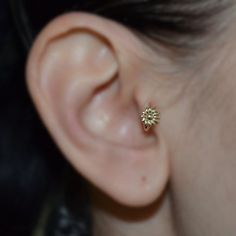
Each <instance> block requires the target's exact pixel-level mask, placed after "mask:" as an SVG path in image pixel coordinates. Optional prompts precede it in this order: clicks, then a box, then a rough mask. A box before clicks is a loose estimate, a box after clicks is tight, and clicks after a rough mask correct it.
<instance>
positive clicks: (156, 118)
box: [141, 106, 160, 132]
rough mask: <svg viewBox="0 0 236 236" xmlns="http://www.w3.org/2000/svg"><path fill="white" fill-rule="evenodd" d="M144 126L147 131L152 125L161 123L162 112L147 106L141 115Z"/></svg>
mask: <svg viewBox="0 0 236 236" xmlns="http://www.w3.org/2000/svg"><path fill="white" fill-rule="evenodd" d="M141 118H142V123H143V128H144V130H145V131H146V132H147V131H148V130H149V129H150V128H151V127H152V126H154V125H157V124H159V122H160V112H159V111H157V110H156V109H155V108H154V107H150V106H148V107H146V108H145V111H144V112H143V113H142V115H141Z"/></svg>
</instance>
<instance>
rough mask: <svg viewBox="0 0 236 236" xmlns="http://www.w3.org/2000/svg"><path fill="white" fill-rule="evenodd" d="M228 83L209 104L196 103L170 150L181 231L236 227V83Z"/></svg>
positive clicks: (229, 232)
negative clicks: (191, 119) (188, 125)
mask: <svg viewBox="0 0 236 236" xmlns="http://www.w3.org/2000/svg"><path fill="white" fill-rule="evenodd" d="M228 85H229V84H228ZM228 85H227V86H225V85H224V86H223V87H221V86H218V87H219V88H220V89H217V90H216V91H215V92H216V93H217V95H218V98H216V99H215V100H214V103H213V101H211V102H210V103H211V106H210V105H209V104H208V105H205V104H204V103H202V105H201V104H200V107H202V111H201V109H200V110H199V111H200V113H198V116H197V117H196V121H195V122H194V124H193V125H192V127H191V128H190V129H188V130H185V132H184V133H182V134H181V138H179V139H178V140H176V143H177V145H176V144H175V150H174V151H173V152H172V153H173V155H172V165H171V168H172V170H171V173H172V181H171V188H172V193H173V204H174V210H175V214H176V216H177V217H176V219H177V222H178V225H179V226H180V227H181V230H182V231H183V233H182V235H184V236H185V235H192V236H195V235H196V236H198V235H216V234H217V235H220V236H221V235H222V236H223V235H233V232H236V225H235V218H236V182H235V180H236V148H235V141H236V92H234V91H233V89H232V88H236V86H234V87H232V84H231V86H228ZM215 88H216V87H215ZM214 97H216V96H214ZM220 98H221V99H220ZM212 100H213V99H212ZM216 104H218V106H217V105H216ZM204 106H205V107H204ZM213 106H214V108H213ZM206 107H208V108H209V109H208V110H207V109H206Z"/></svg>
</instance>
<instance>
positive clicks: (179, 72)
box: [27, 13, 236, 236]
mask: <svg viewBox="0 0 236 236" xmlns="http://www.w3.org/2000/svg"><path fill="white" fill-rule="evenodd" d="M232 19H234V17H232V18H231V21H232ZM84 29H86V31H84ZM235 34H236V30H235V27H233V26H231V27H228V28H227V30H225V33H224V35H223V36H222V37H218V38H217V40H214V43H213V41H212V38H211V40H208V41H206V44H207V43H208V47H207V50H205V49H204V50H202V51H200V52H197V53H196V52H193V53H192V55H191V63H190V64H191V66H189V63H187V61H189V60H190V59H189V58H187V57H186V58H185V59H186V60H182V61H181V62H180V61H179V60H175V58H173V57H170V54H169V53H167V52H166V51H165V50H164V48H161V46H160V47H159V48H155V50H154V49H153V48H151V46H150V45H151V44H148V43H147V40H144V39H143V38H142V37H139V36H138V35H137V34H135V33H134V32H131V31H130V30H129V29H126V28H125V27H124V26H121V25H119V24H117V23H115V22H111V21H110V20H107V19H103V18H100V17H98V16H92V15H89V14H84V13H72V14H67V15H65V16H60V17H59V18H57V19H56V20H54V21H53V22H51V23H50V24H49V26H47V27H46V29H45V30H44V31H43V32H42V33H41V34H40V35H39V37H38V39H37V40H36V42H35V44H34V46H33V48H32V50H31V53H30V56H29V60H28V66H27V83H28V87H29V91H30V94H31V96H32V99H33V101H34V103H35V107H36V109H37V110H38V112H39V114H40V116H41V117H42V120H43V122H44V123H45V125H46V127H47V128H48V130H49V132H50V133H51V135H52V138H53V139H54V140H55V142H56V144H57V145H58V147H59V148H60V149H61V150H62V152H63V153H64V154H65V158H66V159H67V160H68V161H69V162H70V163H71V164H72V165H73V166H74V168H75V169H76V170H77V171H78V172H79V173H80V174H82V175H83V176H84V177H85V178H87V180H88V182H89V183H90V191H91V197H92V213H93V219H94V232H93V233H94V235H95V236H121V235H125V236H133V235H135V236H139V235H140V236H141V235H142V236H143V235H147V236H158V235H166V236H189V235H191V236H211V235H212V236H213V235H214V236H225V235H227V236H234V235H235V232H236V224H235V218H236V188H234V185H235V183H234V182H235V181H234V180H235V179H236V171H235V167H236V158H235V155H236V152H235V143H234V140H235V139H236V106H235V101H236V92H235V89H236V80H235V78H234V74H235V68H236V60H235V53H236V44H235V40H234V39H235ZM101 37H102V38H103V40H101ZM104 39H105V40H104ZM108 42H109V43H108ZM77 45H80V46H78V47H77ZM111 45H112V46H111ZM81 48H84V49H85V52H86V53H85V54H83V53H81V52H80V51H79V50H80V49H81ZM104 48H105V49H104ZM102 49H104V50H105V52H107V53H105V54H103V56H101V54H102V53H101V51H102ZM75 52H76V53H75ZM84 55H86V56H84ZM104 55H105V56H104ZM96 57H100V58H103V59H100V64H99V66H96V63H97V62H94V58H96ZM188 59H189V60H188ZM118 62H119V63H118ZM93 63H95V64H93ZM61 68H62V69H61ZM78 68H80V69H78ZM117 73H118V76H115V75H117ZM84 78H86V80H85V81H86V82H83V81H84V80H83V79H84ZM114 78H115V79H114ZM77 80H79V81H80V86H77V85H76V81H77ZM72 85H73V86H72ZM68 88H72V89H68ZM98 88H99V89H98ZM94 91H96V93H94ZM68 101H69V102H68ZM147 102H150V103H152V104H153V105H157V106H158V109H159V110H160V112H161V122H160V125H158V126H156V127H155V128H153V129H152V130H151V132H148V133H146V132H144V131H143V130H142V126H141V124H140V120H139V115H140V114H141V112H142V111H143V110H144V108H145V105H146V104H147ZM64 104H66V106H65V105H64ZM77 109H78V110H77ZM78 111H79V115H78V116H75V117H72V118H71V117H70V115H68V114H74V112H75V113H76V112H78ZM76 114H77V113H76ZM94 114H97V116H94ZM120 114H122V116H121V115H120ZM68 117H69V118H68ZM81 127H82V128H81ZM104 134H105V135H104ZM84 140H85V142H84ZM130 140H132V141H130ZM97 144H98V145H97ZM94 156H96V158H94Z"/></svg>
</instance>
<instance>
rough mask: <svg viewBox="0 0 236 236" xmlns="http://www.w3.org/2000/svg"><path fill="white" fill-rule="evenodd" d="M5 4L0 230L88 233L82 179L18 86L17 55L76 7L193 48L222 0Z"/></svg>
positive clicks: (226, 1)
mask: <svg viewBox="0 0 236 236" xmlns="http://www.w3.org/2000/svg"><path fill="white" fill-rule="evenodd" d="M9 2H10V4H9V6H8V5H7V3H8V2H7V1H2V2H1V3H0V5H1V4H2V6H0V16H1V17H2V18H0V23H1V27H3V28H1V31H0V35H1V37H0V49H1V50H0V68H1V69H0V76H1V78H0V94H1V98H2V99H0V104H1V121H0V130H1V133H0V193H1V194H0V209H1V212H0V235H5V236H16V235H17V236H21V235H22V236H23V235H24V236H27V235H32V232H34V231H35V229H36V228H37V227H36V226H37V225H39V224H42V225H43V226H42V227H43V228H44V233H45V235H50V236H82V235H83V236H88V235H91V232H92V221H91V215H90V209H89V196H88V191H87V188H86V186H87V184H86V181H85V180H84V179H83V178H82V177H80V176H78V175H77V174H75V172H74V171H73V169H72V168H71V167H70V166H69V165H68V164H67V163H66V161H65V160H64V158H63V157H62V154H61V153H60V151H59V150H58V149H57V147H56V146H55V145H54V143H53V142H52V140H51V139H50V137H49V135H48V133H47V131H46V129H45V128H44V126H43V124H42V123H41V121H40V119H39V117H38V115H37V113H36V111H35V109H34V106H33V104H32V102H31V99H30V97H29V95H28V92H27V89H26V85H25V79H24V67H25V60H26V57H27V52H28V50H29V49H30V47H31V45H32V43H33V41H34V38H35V37H36V36H37V34H38V32H39V31H40V30H41V29H42V28H43V26H44V25H45V24H46V23H47V22H49V21H50V20H51V19H52V18H54V17H55V16H57V15H59V14H62V13H65V12H69V11H77V10H79V11H86V12H90V13H94V14H98V15H101V16H104V17H107V18H110V19H113V20H115V21H117V22H120V23H121V24H124V25H125V26H127V27H129V28H130V29H131V30H134V31H136V32H138V33H139V34H140V35H143V36H145V37H148V38H150V39H152V40H153V41H155V42H156V43H159V44H161V45H164V46H165V47H168V48H171V50H173V49H191V50H194V48H195V47H196V45H198V44H197V43H196V42H201V39H202V38H203V37H206V36H209V35H210V34H211V32H214V31H215V30H216V29H217V28H219V24H218V23H219V20H218V19H219V17H218V16H219V14H221V13H222V12H223V11H224V10H225V9H227V8H228V7H229V5H230V0H223V1H219V0H90V1H87V0H57V1H46V0H45V1H43V0H41V1H36V0H35V1H31V0H24V1H23V0H21V1H20V0H18V1H17V0H11V1H9ZM75 186H76V187H75ZM75 189H76V190H75ZM75 199H76V200H75ZM39 219H42V221H40V220H39ZM39 228H40V227H39Z"/></svg>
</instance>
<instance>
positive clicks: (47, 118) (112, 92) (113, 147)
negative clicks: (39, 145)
mask: <svg viewBox="0 0 236 236" xmlns="http://www.w3.org/2000/svg"><path fill="white" fill-rule="evenodd" d="M75 21H76V22H80V23H76V24H75ZM129 34H130V33H128V31H127V30H126V29H124V28H123V26H119V25H118V24H116V23H114V22H111V21H109V20H106V19H103V18H100V17H97V16H90V15H88V14H84V13H83V14H82V13H78V14H75V13H73V14H68V15H66V16H62V17H59V18H58V19H56V20H55V21H53V22H52V23H51V24H50V25H49V26H48V27H47V28H46V29H45V30H44V31H43V32H42V33H41V35H40V36H39V37H38V39H37V40H36V43H35V45H34V47H33V49H32V51H31V55H30V57H29V61H28V67H27V82H28V87H29V91H30V94H31V96H32V98H33V101H34V103H35V105H36V108H37V110H38V111H39V114H40V116H41V117H42V119H43V121H44V123H45V125H46V126H47V128H48V130H49V132H50V133H51V135H52V138H53V139H54V140H55V142H56V143H57V145H58V147H59V148H60V149H61V150H62V152H63V153H64V154H65V157H66V158H67V159H68V161H69V162H70V163H71V164H72V165H73V166H74V168H75V169H76V170H78V171H79V172H80V173H81V174H82V175H84V176H85V177H86V178H87V179H88V180H90V181H91V182H92V183H93V184H95V185H96V186H97V187H98V188H100V189H101V190H102V191H104V192H106V193H107V194H108V195H109V196H110V197H112V198H114V199H115V200H117V201H118V202H120V203H122V204H125V205H130V206H141V205H146V204H149V203H151V202H152V201H154V200H155V199H156V198H158V196H160V195H161V194H162V191H163V190H164V187H165V184H166V182H167V180H168V177H169V169H168V162H169V161H168V152H167V148H166V145H165V143H164V141H163V140H162V139H161V136H159V134H158V132H151V133H149V134H147V133H145V132H143V129H142V124H141V120H140V114H141V111H142V109H143V107H142V105H141V104H139V101H140V98H138V97H137V93H136V91H137V87H138V86H139V81H138V80H135V76H136V74H137V73H140V74H142V73H145V71H144V70H143V68H142V67H141V66H140V67H139V68H138V67H137V68H136V69H135V70H134V64H137V63H138V62H137V58H136V57H135V56H134V57H132V53H130V54H129V55H128V54H127V50H126V49H127V48H129V46H128V45H127V44H129V43H130V41H124V39H123V38H124V37H125V38H130V37H131V38H130V39H131V42H135V36H129ZM110 35H113V36H110ZM115 35H116V36H117V37H119V35H120V36H121V37H122V38H121V39H120V40H119V38H116V37H115ZM139 44H140V43H139V42H138V40H137V42H135V43H132V46H130V48H132V47H134V49H133V50H134V51H136V50H138V51H139V50H140V49H139V46H138V45H139ZM130 52H132V50H130ZM135 53H137V52H135ZM140 53H141V52H140Z"/></svg>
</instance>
